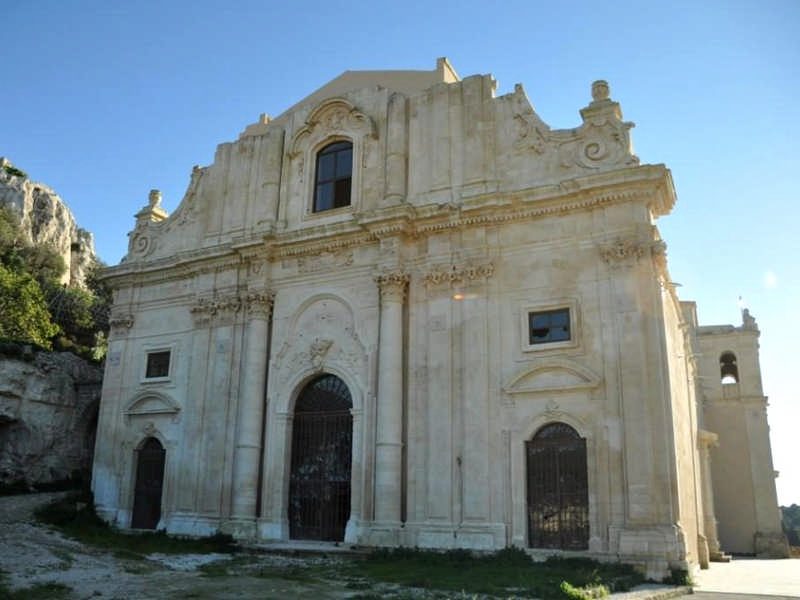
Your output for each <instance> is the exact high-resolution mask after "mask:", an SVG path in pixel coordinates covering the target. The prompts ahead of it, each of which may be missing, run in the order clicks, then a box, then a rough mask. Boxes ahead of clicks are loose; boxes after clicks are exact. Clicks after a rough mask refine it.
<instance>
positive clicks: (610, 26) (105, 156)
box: [0, 0, 800, 504]
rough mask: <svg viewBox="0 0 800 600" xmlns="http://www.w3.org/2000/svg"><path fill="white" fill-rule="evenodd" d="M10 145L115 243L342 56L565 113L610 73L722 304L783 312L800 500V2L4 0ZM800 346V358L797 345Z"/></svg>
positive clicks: (703, 282)
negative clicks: (479, 85)
mask: <svg viewBox="0 0 800 600" xmlns="http://www.w3.org/2000/svg"><path fill="white" fill-rule="evenodd" d="M2 14H3V18H2V23H0V51H2V56H3V69H2V71H3V74H2V77H0V118H2V124H0V155H5V156H7V157H8V158H9V159H10V160H11V161H12V162H13V163H14V164H15V165H16V166H18V167H19V168H21V169H23V170H25V171H27V172H28V173H29V175H30V176H31V178H33V179H34V180H37V181H41V182H43V183H45V184H47V185H49V186H51V187H53V188H54V189H55V190H56V191H57V192H58V193H59V194H60V195H61V196H62V197H63V198H64V200H65V201H66V202H67V204H68V205H69V206H70V207H71V208H72V210H73V212H74V213H75V216H76V218H77V220H78V223H79V225H80V226H82V227H84V228H86V229H88V230H90V231H92V232H93V233H94V235H95V241H96V246H97V251H98V253H99V255H100V257H101V258H102V259H103V260H104V261H106V262H107V263H111V264H115V263H117V262H119V259H120V258H121V257H122V256H123V255H124V254H125V252H126V248H127V235H126V234H127V232H128V231H130V230H131V229H132V228H133V224H134V219H133V214H134V213H135V212H136V211H137V210H138V209H139V208H141V207H142V206H144V205H145V204H146V201H147V193H148V191H149V190H150V189H151V188H158V189H160V190H162V192H163V195H164V201H163V205H164V207H165V208H166V209H167V210H169V211H173V210H174V209H175V208H176V207H177V205H178V203H179V202H180V199H181V198H182V196H183V192H184V191H185V188H186V185H187V184H188V182H189V174H190V172H191V168H192V166H193V165H195V164H199V165H206V164H209V163H211V161H212V160H213V155H214V150H215V147H216V145H217V144H219V143H221V142H226V141H233V140H235V139H236V137H237V136H238V134H239V132H241V131H242V130H243V129H244V127H245V126H246V125H247V124H249V123H253V122H255V121H256V120H257V118H258V115H259V114H260V113H263V112H266V113H269V114H270V115H272V116H277V115H278V114H280V113H281V112H283V111H284V110H285V109H286V108H288V107H289V106H291V105H292V104H294V103H295V102H296V101H298V100H300V99H301V98H303V97H304V96H306V95H308V94H309V93H311V92H312V91H314V90H315V89H316V88H318V87H320V86H321V85H322V84H324V83H325V82H327V81H328V80H330V79H332V78H334V77H335V76H337V75H338V74H340V73H341V72H342V71H345V70H348V69H352V70H356V69H425V70H430V69H433V68H434V64H435V59H436V57H439V56H447V57H448V58H449V59H450V61H451V62H452V63H453V65H454V66H455V68H456V70H457V71H458V72H459V74H460V75H461V76H462V77H465V76H468V75H473V74H476V73H492V74H493V75H494V76H495V78H496V79H497V81H498V94H503V93H507V92H510V91H512V90H513V88H514V84H515V83H522V84H523V85H524V86H525V89H526V91H527V93H528V96H529V98H530V99H531V101H532V102H533V105H534V107H535V109H536V110H537V112H538V113H539V115H540V116H541V117H542V118H543V119H544V120H545V121H546V122H547V123H549V124H550V126H551V127H556V128H568V127H575V126H577V125H579V124H580V122H581V121H580V117H579V115H578V109H580V108H581V107H583V106H585V105H586V104H587V103H588V101H589V100H590V95H589V89H590V84H591V82H592V81H593V80H595V79H606V80H608V81H609V83H610V85H611V96H612V98H613V99H615V100H617V101H619V102H620V103H621V104H622V109H623V111H624V116H625V118H626V119H627V120H631V121H634V122H635V123H636V124H637V126H636V128H635V129H634V130H633V131H632V135H633V139H634V143H635V146H636V153H637V154H638V155H639V157H640V158H641V160H642V163H665V164H666V165H667V166H668V167H670V169H672V173H673V178H674V181H675V186H676V189H677V194H678V202H677V204H676V206H675V208H674V210H673V212H672V214H671V215H669V216H667V217H663V218H661V219H660V220H659V222H658V226H659V228H660V229H661V233H662V235H663V237H664V239H665V240H666V241H667V244H668V255H669V268H670V272H671V274H672V277H673V279H674V280H675V281H676V282H679V283H681V284H682V287H681V288H680V290H679V293H680V296H681V298H682V299H684V300H696V301H697V302H698V309H699V316H700V320H701V323H702V324H718V323H734V324H740V323H741V316H740V313H739V309H738V307H737V301H738V298H739V297H740V296H742V297H743V299H744V302H745V304H746V305H747V306H748V307H749V308H750V310H751V312H752V314H753V315H754V316H755V317H756V319H757V320H758V324H759V327H760V328H761V330H762V335H761V340H760V341H761V364H762V370H763V376H764V390H765V393H766V394H767V395H768V396H769V398H770V409H769V419H770V425H771V436H772V448H773V456H774V462H775V468H776V469H777V470H779V471H780V472H781V475H780V477H779V478H778V480H777V485H778V499H779V501H780V502H781V503H782V504H790V503H798V504H800V452H799V451H798V448H799V447H800V444H798V441H797V440H796V439H795V436H798V437H800V408H798V401H799V400H800V398H798V386H797V384H796V382H795V381H794V375H793V372H794V369H795V368H797V369H798V371H800V353H798V352H797V350H796V349H795V347H794V346H795V340H798V341H800V325H799V323H800V319H798V318H797V315H796V314H795V312H794V310H795V308H797V307H798V304H800V303H798V300H800V293H799V292H800V267H799V266H798V263H797V259H798V254H799V252H798V251H800V236H798V233H797V230H798V225H799V224H800V209H798V201H799V200H800V198H798V191H797V190H798V187H797V185H796V184H795V183H793V181H794V178H795V177H797V176H798V175H799V174H800V159H798V157H799V156H800V152H798V141H800V117H799V116H798V115H800V110H798V108H797V106H798V104H799V103H798V100H800V34H799V33H798V32H799V31H800V2H798V1H797V0H783V1H779V0H762V1H759V2H756V1H749V2H743V1H739V0H724V1H722V0H720V1H713V0H704V1H702V2H698V1H696V0H694V1H689V2H684V1H670V2H660V3H654V2H643V1H641V0H638V1H636V2H597V1H589V2H570V1H560V2H547V3H544V2H542V3H539V2H531V1H530V0H527V1H524V2H518V1H510V0H507V1H505V2H494V3H491V2H473V1H471V0H462V1H460V2H442V1H439V2H430V1H428V2H419V1H417V0H407V1H403V2H391V3H388V2H387V3H383V2H372V3H368V2H364V1H363V0H362V1H360V2H337V1H330V2H317V1H315V0H312V1H310V2H280V3H277V2H270V1H267V0H261V1H257V2H237V1H236V0H230V1H227V2H219V1H215V2H209V1H207V0H196V1H193V2H170V1H169V0H158V1H153V0H142V1H139V2H136V3H128V2H108V1H107V0H103V1H82V0H75V1H73V2H63V0H58V1H54V0H36V1H34V2H13V1H11V2H5V3H3V8H2ZM795 362H798V365H795Z"/></svg>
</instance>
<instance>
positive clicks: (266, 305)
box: [232, 293, 273, 535]
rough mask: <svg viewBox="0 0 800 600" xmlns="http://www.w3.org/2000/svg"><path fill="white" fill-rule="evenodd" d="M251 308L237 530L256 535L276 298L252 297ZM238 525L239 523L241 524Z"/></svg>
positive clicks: (238, 455) (238, 451)
mask: <svg viewBox="0 0 800 600" xmlns="http://www.w3.org/2000/svg"><path fill="white" fill-rule="evenodd" d="M245 302H246V305H247V329H246V331H247V333H246V340H245V355H244V360H243V363H244V369H243V371H244V382H243V385H242V397H241V399H240V401H239V413H238V416H237V436H236V448H235V453H234V463H233V508H232V517H233V520H234V524H233V525H234V528H236V529H237V530H238V529H240V528H242V527H244V529H247V530H248V532H249V529H250V528H252V529H253V531H252V532H249V533H251V534H252V535H255V518H256V506H257V501H258V474H259V461H260V456H261V442H262V440H261V432H262V426H263V422H264V402H265V395H264V394H265V384H266V380H267V345H268V341H269V319H270V315H271V313H272V303H273V295H272V294H269V293H251V294H248V295H247V296H246V298H245ZM237 522H238V523H237Z"/></svg>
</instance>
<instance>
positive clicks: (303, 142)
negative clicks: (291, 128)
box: [291, 98, 377, 155]
mask: <svg viewBox="0 0 800 600" xmlns="http://www.w3.org/2000/svg"><path fill="white" fill-rule="evenodd" d="M376 131H377V130H376V128H375V123H374V121H373V120H372V118H371V117H369V115H366V114H364V113H363V112H361V111H360V110H359V109H358V108H356V107H355V106H353V104H351V103H350V102H349V101H348V100H346V99H344V98H330V99H328V100H326V101H324V102H322V103H321V104H320V105H319V106H317V107H316V108H315V109H314V110H313V111H312V112H311V114H310V115H309V117H308V119H306V122H305V125H304V126H303V127H301V128H300V129H299V130H298V131H297V132H296V133H295V134H294V137H293V139H292V145H291V154H293V155H297V154H299V153H301V152H303V151H304V149H305V148H306V147H307V146H308V145H311V144H314V143H315V142H316V141H318V140H321V139H326V138H329V137H331V136H345V137H349V138H354V137H356V136H358V135H363V136H372V137H376Z"/></svg>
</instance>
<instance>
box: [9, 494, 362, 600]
mask: <svg viewBox="0 0 800 600" xmlns="http://www.w3.org/2000/svg"><path fill="white" fill-rule="evenodd" d="M59 495H60V494H57V493H56V494H31V495H22V496H5V497H0V569H2V570H3V571H4V572H5V574H6V576H7V582H8V584H9V585H10V587H11V588H12V589H17V588H25V587H31V586H33V585H35V584H39V583H60V584H62V585H66V586H69V587H70V588H71V589H72V593H71V595H70V596H69V598H70V600H71V599H73V598H74V599H81V600H82V599H88V598H93V599H95V600H123V599H125V600H127V599H130V600H150V599H153V600H156V599H158V600H163V599H172V598H175V599H177V598H181V599H183V598H194V599H199V600H202V599H212V598H213V599H220V600H226V599H229V598H230V599H231V600H233V599H234V598H235V599H242V600H250V599H253V600H256V599H258V600H266V599H271V598H275V599H278V598H281V599H287V600H294V599H298V600H299V599H300V598H320V599H328V598H330V599H339V598H350V597H352V596H353V595H355V594H354V592H353V591H352V590H348V589H347V588H345V586H344V584H340V583H338V582H324V583H319V582H313V583H306V582H302V581H300V582H299V581H291V580H285V579H280V578H265V577H250V576H246V575H243V576H235V577H233V576H219V577H203V576H202V573H201V572H198V571H197V570H196V569H197V567H199V566H200V565H202V564H205V563H208V562H213V561H228V560H232V559H231V557H230V556H228V555H214V554H210V555H209V554H202V555H150V556H148V557H147V559H143V560H136V559H133V560H130V559H121V558H118V557H116V556H114V554H113V553H112V552H109V551H106V550H101V549H96V548H91V547H88V546H86V545H84V544H82V543H80V542H77V541H75V540H71V539H68V538H65V537H64V536H62V535H61V534H60V533H58V532H57V531H53V530H51V529H49V528H48V527H46V526H43V525H41V524H38V523H37V522H36V520H35V519H34V516H33V511H34V510H35V509H36V508H37V507H38V506H41V505H43V504H46V503H48V502H50V501H52V500H53V499H55V498H57V497H59ZM235 560H237V561H238V562H239V563H241V562H242V561H244V562H246V563H247V565H246V566H248V567H250V568H260V567H262V568H263V567H267V568H280V567H282V566H291V565H293V564H299V563H303V562H304V559H295V558H292V557H285V556H280V555H244V556H243V557H240V558H237V559H235ZM316 560H320V559H316ZM322 560H325V559H322ZM331 560H335V559H331Z"/></svg>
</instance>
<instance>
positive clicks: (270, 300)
mask: <svg viewBox="0 0 800 600" xmlns="http://www.w3.org/2000/svg"><path fill="white" fill-rule="evenodd" d="M245 301H246V302H247V313H248V314H249V315H250V316H253V317H269V315H270V314H271V313H272V306H273V304H274V303H275V294H274V293H273V292H264V293H250V294H247V297H246V298H245Z"/></svg>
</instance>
